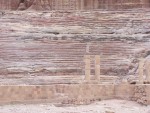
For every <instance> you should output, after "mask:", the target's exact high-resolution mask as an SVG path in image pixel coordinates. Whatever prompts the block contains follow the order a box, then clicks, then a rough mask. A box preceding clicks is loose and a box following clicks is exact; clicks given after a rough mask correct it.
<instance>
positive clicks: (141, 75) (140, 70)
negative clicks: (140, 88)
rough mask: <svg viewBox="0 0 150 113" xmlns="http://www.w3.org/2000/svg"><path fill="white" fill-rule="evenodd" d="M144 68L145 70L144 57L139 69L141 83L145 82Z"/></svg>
mask: <svg viewBox="0 0 150 113" xmlns="http://www.w3.org/2000/svg"><path fill="white" fill-rule="evenodd" d="M143 70H144V59H140V62H139V69H138V72H139V84H143V82H144V78H143Z"/></svg>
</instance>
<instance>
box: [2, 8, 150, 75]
mask: <svg viewBox="0 0 150 113" xmlns="http://www.w3.org/2000/svg"><path fill="white" fill-rule="evenodd" d="M149 11H150V10H149V9H144V10H140V9H139V10H138V9H134V10H124V11H47V12H46V11H45V12H34V11H23V12H22V11H18V12H16V11H12V12H9V11H6V12H3V13H1V17H0V42H1V43H0V63H1V65H0V74H1V76H6V75H7V76H8V75H10V76H12V77H13V76H27V75H32V76H34V75H42V76H43V75H48V76H49V75H74V76H77V75H84V55H87V54H88V55H101V74H103V75H114V76H126V75H137V73H138V70H137V69H138V63H139V59H140V58H145V59H146V61H145V62H148V61H149V53H150V44H149V41H150V34H149V33H150V30H149V28H150V24H149V22H150V13H149ZM92 62H93V61H92ZM91 67H92V73H94V70H93V69H94V67H93V65H91Z"/></svg>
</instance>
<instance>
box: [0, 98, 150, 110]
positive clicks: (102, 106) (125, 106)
mask: <svg viewBox="0 0 150 113" xmlns="http://www.w3.org/2000/svg"><path fill="white" fill-rule="evenodd" d="M0 113H150V106H144V105H140V104H137V103H135V102H132V101H126V100H105V101H100V102H95V103H93V104H90V105H80V106H67V107H56V106H54V105H52V104H48V103H44V104H15V105H3V106H0Z"/></svg>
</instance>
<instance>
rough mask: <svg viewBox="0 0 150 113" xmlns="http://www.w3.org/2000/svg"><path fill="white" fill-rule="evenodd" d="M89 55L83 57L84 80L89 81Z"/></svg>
mask: <svg viewBox="0 0 150 113" xmlns="http://www.w3.org/2000/svg"><path fill="white" fill-rule="evenodd" d="M90 57H91V56H90V55H85V56H84V62H85V80H86V81H90V76H91V60H90Z"/></svg>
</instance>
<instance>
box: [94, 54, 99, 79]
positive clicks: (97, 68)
mask: <svg viewBox="0 0 150 113" xmlns="http://www.w3.org/2000/svg"><path fill="white" fill-rule="evenodd" d="M95 79H96V80H98V81H99V79H100V55H95Z"/></svg>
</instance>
